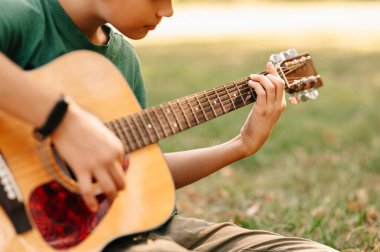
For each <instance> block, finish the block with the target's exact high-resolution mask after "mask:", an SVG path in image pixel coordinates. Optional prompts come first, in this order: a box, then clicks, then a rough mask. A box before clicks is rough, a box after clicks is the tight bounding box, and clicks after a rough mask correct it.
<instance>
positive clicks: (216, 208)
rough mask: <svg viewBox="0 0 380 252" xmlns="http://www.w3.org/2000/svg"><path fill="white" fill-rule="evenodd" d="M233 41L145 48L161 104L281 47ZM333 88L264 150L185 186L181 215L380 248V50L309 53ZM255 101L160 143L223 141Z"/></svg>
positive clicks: (287, 122)
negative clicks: (248, 105) (379, 68)
mask: <svg viewBox="0 0 380 252" xmlns="http://www.w3.org/2000/svg"><path fill="white" fill-rule="evenodd" d="M262 48H263V47H262V46H260V47H258V46H252V42H247V41H240V42H236V41H235V42H232V41H229V42H228V41H226V42H221V41H218V42H217V43H202V44H201V43H199V44H197V43H193V44H192V43H188V44H178V45H170V46H169V45H167V46H144V47H137V51H138V53H139V55H140V57H141V61H142V62H143V64H142V68H143V73H144V75H145V79H146V82H147V85H148V93H149V97H150V100H149V103H150V105H155V104H158V103H162V102H165V101H168V100H172V99H175V98H178V97H182V96H184V95H188V94H192V93H195V92H197V91H201V90H205V89H208V88H212V87H215V86H218V85H221V84H223V83H226V82H229V81H232V80H235V79H238V78H240V77H244V76H246V75H248V74H250V73H252V72H260V71H262V70H264V69H263V67H264V65H265V62H266V61H267V58H268V55H270V54H271V53H273V52H278V51H279V50H280V49H279V47H278V46H276V45H269V46H265V47H264V49H262ZM309 52H310V53H311V55H312V56H313V58H314V63H315V66H316V68H317V70H318V72H319V73H320V75H321V76H322V78H323V80H324V82H325V86H324V87H323V88H321V89H320V97H319V98H318V100H316V101H313V102H307V103H304V104H301V105H298V106H292V105H288V107H287V109H286V111H285V112H284V114H283V116H282V117H281V118H280V121H279V122H278V124H277V125H276V128H275V130H274V131H273V133H272V135H271V137H270V139H269V140H268V142H267V143H266V145H265V146H264V147H263V148H262V149H261V150H260V151H259V152H258V153H256V154H255V155H253V156H252V157H249V158H247V159H245V160H242V161H239V162H237V163H235V164H232V165H231V166H229V167H226V168H223V169H222V170H220V171H219V172H217V173H215V174H213V175H211V176H209V177H207V178H205V179H203V180H201V181H199V182H197V183H195V184H193V185H189V186H187V187H185V188H182V189H180V190H179V191H178V193H177V197H178V201H177V203H178V209H179V211H180V212H182V214H184V215H187V216H194V217H199V218H205V219H207V220H210V221H232V222H235V223H237V224H239V225H241V226H243V227H247V228H254V229H265V230H271V231H274V232H278V233H281V234H284V235H292V236H301V237H306V238H310V239H313V240H316V241H319V242H321V243H324V244H327V245H330V246H332V247H334V248H337V249H338V250H341V251H346V252H349V251H350V252H352V251H379V247H380V244H379V239H380V232H379V219H380V216H379V209H380V201H379V200H378V199H379V196H380V155H379V153H380V134H379V129H380V114H379V105H380V102H379V97H380V71H379V70H378V66H379V65H380V53H379V52H378V51H373V52H360V51H357V50H352V51H350V50H338V49H333V48H330V49H329V48H312V50H311V51H309ZM249 109H250V108H249V107H247V108H243V109H241V110H238V111H235V112H233V113H230V114H228V115H225V116H224V117H221V118H219V119H217V120H214V121H210V122H208V123H207V124H205V125H202V126H198V127H195V128H193V129H190V130H188V131H185V132H183V133H180V134H178V135H176V136H173V137H171V138H168V139H166V140H164V141H162V142H161V146H162V149H163V150H164V151H178V150H183V149H190V148H197V147H204V146H208V145H212V144H218V143H221V142H223V141H226V140H228V139H229V138H230V137H232V136H234V135H235V134H237V132H238V131H239V129H240V127H241V126H242V123H243V122H244V120H245V117H246V115H247V113H248V112H249Z"/></svg>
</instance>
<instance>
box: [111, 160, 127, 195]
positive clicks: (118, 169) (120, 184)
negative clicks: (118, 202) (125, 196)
mask: <svg viewBox="0 0 380 252" xmlns="http://www.w3.org/2000/svg"><path fill="white" fill-rule="evenodd" d="M110 175H111V177H112V179H113V181H114V182H115V185H116V189H117V190H123V189H124V188H125V182H124V176H125V172H124V169H123V165H122V164H121V163H120V162H118V161H116V162H115V165H114V168H113V169H111V170H110Z"/></svg>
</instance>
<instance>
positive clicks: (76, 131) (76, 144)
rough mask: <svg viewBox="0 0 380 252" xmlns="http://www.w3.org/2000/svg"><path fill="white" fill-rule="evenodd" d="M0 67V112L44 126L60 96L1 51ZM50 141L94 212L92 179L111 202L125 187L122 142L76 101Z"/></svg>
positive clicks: (70, 106) (35, 125)
mask: <svg viewBox="0 0 380 252" xmlns="http://www.w3.org/2000/svg"><path fill="white" fill-rule="evenodd" d="M0 65H1V68H0V79H1V82H0V97H1V99H0V109H1V110H4V111H6V112H8V113H10V114H12V115H14V116H15V117H18V118H20V119H22V120H24V121H25V122H26V123H29V124H31V125H33V126H34V127H41V126H42V125H43V124H44V122H45V120H46V118H47V116H48V114H49V113H50V111H51V109H52V108H53V106H54V105H55V103H56V102H57V101H58V99H59V96H60V93H57V92H56V91H54V90H53V89H48V88H46V87H45V86H43V85H41V84H40V83H38V82H37V81H35V80H34V79H32V78H30V77H29V75H27V74H26V73H25V72H24V71H23V70H22V69H20V68H19V67H17V66H16V65H15V64H13V63H12V62H11V61H10V60H9V59H8V58H7V57H6V56H4V55H3V54H2V53H1V52H0ZM51 138H52V141H53V143H54V145H55V146H56V148H57V150H58V152H59V153H60V155H61V156H62V158H63V159H64V160H65V161H66V162H67V163H68V164H69V165H70V167H71V168H72V169H73V171H74V173H75V175H76V176H77V178H78V182H79V186H80V190H81V193H82V196H83V199H84V201H85V203H86V205H87V206H88V207H89V208H90V209H91V210H92V211H95V210H96V208H97V201H96V199H95V197H94V195H93V193H92V190H91V183H92V178H95V179H96V180H97V182H98V183H99V185H100V187H101V188H102V190H103V191H104V192H105V193H106V194H107V196H108V197H110V198H111V199H113V198H115V197H116V194H117V191H118V190H121V189H123V188H124V180H123V175H124V169H123V167H122V162H123V158H124V155H123V153H124V150H123V147H122V144H121V142H120V141H119V140H118V139H117V138H116V136H114V135H113V134H112V133H111V132H110V131H109V130H108V129H107V128H106V127H105V126H104V125H103V123H102V122H101V121H99V120H98V119H97V118H95V117H94V116H93V115H91V114H89V113H88V112H86V111H84V110H82V109H81V108H80V107H79V106H77V105H76V104H75V103H74V102H72V103H70V105H69V108H68V111H67V113H66V114H65V117H64V118H63V121H62V122H61V123H60V125H59V126H58V127H57V128H56V130H55V131H54V132H53V134H52V135H51Z"/></svg>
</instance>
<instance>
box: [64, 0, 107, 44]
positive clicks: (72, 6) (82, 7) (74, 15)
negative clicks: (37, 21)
mask: <svg viewBox="0 0 380 252" xmlns="http://www.w3.org/2000/svg"><path fill="white" fill-rule="evenodd" d="M58 2H59V3H60V4H61V6H62V8H63V9H64V10H65V12H66V14H67V15H68V16H69V17H70V18H71V20H72V21H73V22H74V24H75V25H76V26H77V27H78V28H79V30H81V31H82V32H83V34H84V35H85V36H86V37H87V38H88V39H89V40H90V41H91V42H92V43H93V44H95V45H104V44H107V42H108V34H107V33H106V32H105V31H104V30H103V29H102V25H103V24H104V23H105V21H104V20H102V19H101V18H100V15H98V12H97V8H96V4H95V1H91V3H89V1H87V0H81V1H71V0H58Z"/></svg>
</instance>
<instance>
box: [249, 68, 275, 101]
mask: <svg viewBox="0 0 380 252" xmlns="http://www.w3.org/2000/svg"><path fill="white" fill-rule="evenodd" d="M250 77H251V80H253V81H256V82H259V83H260V84H261V85H262V86H263V88H264V89H265V92H266V96H267V104H268V105H269V106H271V104H273V102H274V101H275V97H276V89H275V86H274V85H273V83H272V82H271V81H270V80H269V79H268V78H267V77H266V76H265V75H262V74H261V75H257V74H253V75H251V76H250Z"/></svg>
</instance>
